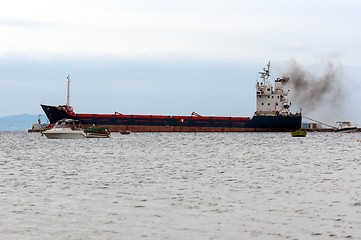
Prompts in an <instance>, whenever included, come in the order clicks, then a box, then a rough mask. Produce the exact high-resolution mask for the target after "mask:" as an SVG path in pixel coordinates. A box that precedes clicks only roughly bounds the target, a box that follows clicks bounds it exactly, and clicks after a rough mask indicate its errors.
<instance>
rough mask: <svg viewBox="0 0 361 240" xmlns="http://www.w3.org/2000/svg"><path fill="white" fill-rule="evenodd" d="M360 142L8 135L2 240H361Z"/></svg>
mask: <svg viewBox="0 0 361 240" xmlns="http://www.w3.org/2000/svg"><path fill="white" fill-rule="evenodd" d="M360 141H361V133H355V134H342V133H308V135H307V137H306V138H292V137H291V136H290V133H131V134H130V135H121V134H119V133H112V135H111V138H110V139H80V140H50V139H47V138H45V137H44V136H41V134H38V133H26V132H0V239H7V240H11V239H22V240H23V239H97V240H98V239H179V240H180V239H182V240H184V239H361V142H360Z"/></svg>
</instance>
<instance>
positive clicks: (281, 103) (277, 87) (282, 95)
mask: <svg viewBox="0 0 361 240" xmlns="http://www.w3.org/2000/svg"><path fill="white" fill-rule="evenodd" d="M270 65H271V64H270V62H268V63H267V66H266V67H265V68H263V71H262V72H259V73H260V74H261V80H259V81H257V84H256V91H257V94H256V96H257V100H256V112H255V115H257V116H260V115H268V116H277V115H285V116H287V115H289V114H290V104H289V102H288V100H287V95H288V91H286V90H284V89H283V87H284V84H285V83H286V82H287V81H288V79H285V78H277V79H276V80H275V84H274V86H273V84H272V83H270V82H268V78H269V77H270Z"/></svg>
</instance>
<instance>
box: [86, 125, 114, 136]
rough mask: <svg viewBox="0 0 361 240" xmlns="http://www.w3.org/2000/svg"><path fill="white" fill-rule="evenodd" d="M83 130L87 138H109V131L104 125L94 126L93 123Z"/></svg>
mask: <svg viewBox="0 0 361 240" xmlns="http://www.w3.org/2000/svg"><path fill="white" fill-rule="evenodd" d="M84 132H85V134H86V137H87V138H110V132H109V131H108V129H106V128H105V127H96V126H95V125H93V126H91V127H89V128H85V129H84Z"/></svg>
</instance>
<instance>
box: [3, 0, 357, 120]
mask: <svg viewBox="0 0 361 240" xmlns="http://www.w3.org/2000/svg"><path fill="white" fill-rule="evenodd" d="M360 9H361V2H360V1H356V0H355V1H351V0H346V1H332V0H331V1H317V0H316V1H315V0H313V1H310V0H309V1H308V0H303V1H298V0H296V1H286V0H275V1H266V0H264V1H260V0H255V1H243V0H222V1H220V0H218V1H215V0H182V1H179V0H177V1H175V0H134V1H121V0H103V1H95V0H71V1H70V0H69V1H68V0H64V1H48V0H32V1H25V0H12V1H4V3H2V4H1V8H0V34H1V38H0V84H1V89H2V94H1V95H0V101H1V109H0V116H6V115H12V114H21V113H34V114H37V113H41V109H40V107H39V104H40V103H48V104H63V103H65V98H66V75H67V74H70V75H71V78H72V89H71V90H72V91H71V104H72V105H73V107H74V108H75V111H77V112H108V113H111V112H114V111H118V112H124V113H144V114H146V113H150V114H190V113H191V112H192V111H196V112H199V113H200V114H204V115H230V116H231V115H232V116H250V115H252V114H253V112H254V110H255V89H254V88H255V80H256V79H257V77H258V74H257V72H258V71H259V70H260V69H262V67H264V65H265V64H266V62H267V61H268V60H271V61H272V70H273V75H274V77H278V75H282V74H283V73H284V71H286V68H287V63H288V62H289V61H290V60H291V59H293V60H295V61H297V62H298V63H299V64H300V65H302V66H304V67H305V68H306V69H307V68H309V69H310V71H315V72H316V74H317V71H318V69H317V67H315V66H318V65H319V63H320V62H322V61H324V60H325V59H331V60H330V61H334V59H337V60H336V61H337V62H340V63H341V64H342V68H343V75H342V76H343V77H342V79H340V81H344V89H343V90H344V91H346V92H347V94H345V95H347V98H345V101H347V104H345V107H344V108H342V110H341V109H337V113H335V115H336V116H334V117H335V119H330V118H329V116H327V115H329V114H327V112H330V109H332V110H333V111H334V110H335V109H334V108H332V104H320V108H319V109H316V110H314V109H313V111H312V112H310V113H305V114H311V115H312V116H315V117H316V118H321V119H320V120H324V121H325V120H328V121H331V120H332V121H334V120H345V119H343V118H347V120H351V121H353V122H355V123H357V124H359V125H361V122H360V120H361V113H358V112H361V111H360V106H359V97H358V96H360V95H361V85H360V83H359V80H358V79H357V71H358V70H359V68H360V65H361V60H360V58H359V56H360V51H361V50H360V48H359V43H360V42H361V41H360V40H361V30H360V28H359V26H358V24H359V23H360V22H361V19H360V18H361V15H360V14H359V10H360ZM300 105H302V104H300ZM297 107H302V106H297ZM295 108H296V107H294V109H293V110H294V111H296V110H298V109H295ZM338 112H340V113H342V115H339V114H338ZM322 118H324V119H322ZM359 119H360V120H359Z"/></svg>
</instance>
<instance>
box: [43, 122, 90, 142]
mask: <svg viewBox="0 0 361 240" xmlns="http://www.w3.org/2000/svg"><path fill="white" fill-rule="evenodd" d="M42 134H44V135H45V136H46V137H47V138H51V139H81V138H86V134H85V132H84V131H83V129H82V128H81V127H80V122H79V121H76V120H73V119H62V120H59V121H58V122H56V124H55V125H54V127H53V128H51V129H49V130H46V131H43V132H42Z"/></svg>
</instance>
